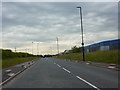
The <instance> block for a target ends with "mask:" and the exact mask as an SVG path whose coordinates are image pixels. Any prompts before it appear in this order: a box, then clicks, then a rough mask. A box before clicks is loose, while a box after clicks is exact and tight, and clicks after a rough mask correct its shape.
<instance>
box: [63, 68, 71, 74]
mask: <svg viewBox="0 0 120 90" xmlns="http://www.w3.org/2000/svg"><path fill="white" fill-rule="evenodd" d="M63 69H64V70H65V71H66V72H68V73H71V72H70V71H69V70H67V69H65V68H63Z"/></svg>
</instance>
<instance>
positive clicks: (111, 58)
mask: <svg viewBox="0 0 120 90" xmlns="http://www.w3.org/2000/svg"><path fill="white" fill-rule="evenodd" d="M118 54H119V53H118V50H114V51H99V52H92V53H86V54H85V60H86V61H92V62H102V63H111V64H120V62H118ZM58 58H64V59H71V60H82V53H71V54H66V55H60V56H59V57H58Z"/></svg>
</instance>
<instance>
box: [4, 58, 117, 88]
mask: <svg viewBox="0 0 120 90" xmlns="http://www.w3.org/2000/svg"><path fill="white" fill-rule="evenodd" d="M3 88H95V89H98V90H99V89H101V88H118V71H113V70H109V69H105V68H100V67H95V66H90V65H87V64H80V63H76V62H71V61H65V60H60V59H55V58H42V59H40V60H38V61H37V62H36V63H35V64H34V65H33V66H31V67H30V68H29V69H27V70H26V71H24V72H22V73H21V74H20V75H18V76H17V77H15V78H14V79H12V80H11V81H9V82H8V83H7V84H5V85H4V86H3Z"/></svg>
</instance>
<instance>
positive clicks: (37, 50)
mask: <svg viewBox="0 0 120 90" xmlns="http://www.w3.org/2000/svg"><path fill="white" fill-rule="evenodd" d="M38 46H39V43H37V55H38V54H39V51H38Z"/></svg>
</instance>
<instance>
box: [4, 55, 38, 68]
mask: <svg viewBox="0 0 120 90" xmlns="http://www.w3.org/2000/svg"><path fill="white" fill-rule="evenodd" d="M37 58H38V57H24V58H9V59H3V60H2V69H3V68H7V67H11V66H14V65H17V64H21V63H24V62H28V61H31V60H34V59H37Z"/></svg>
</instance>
